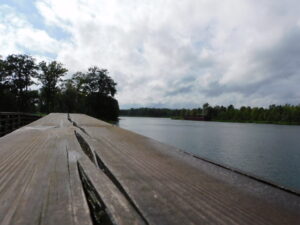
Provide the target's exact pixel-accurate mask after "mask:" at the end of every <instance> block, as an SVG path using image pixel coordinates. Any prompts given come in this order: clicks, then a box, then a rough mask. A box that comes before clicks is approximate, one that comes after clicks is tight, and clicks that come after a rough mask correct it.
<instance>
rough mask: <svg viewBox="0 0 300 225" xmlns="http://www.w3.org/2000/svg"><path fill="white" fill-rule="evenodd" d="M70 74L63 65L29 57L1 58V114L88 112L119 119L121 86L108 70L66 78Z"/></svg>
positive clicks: (90, 69) (81, 73)
mask: <svg viewBox="0 0 300 225" xmlns="http://www.w3.org/2000/svg"><path fill="white" fill-rule="evenodd" d="M67 72H68V70H67V69H66V68H65V67H64V65H63V64H62V63H60V62H57V61H51V62H45V61H42V62H39V63H37V62H36V59H34V58H33V57H32V56H29V55H24V54H19V55H14V54H13V55H8V56H7V57H6V58H0V112H1V111H6V112H31V113H38V112H39V113H50V112H68V113H85V114H88V115H91V116H94V117H97V118H101V119H104V120H117V118H118V115H119V104H118V101H117V100H116V99H115V98H114V96H115V94H116V92H117V90H116V85H117V83H116V82H115V81H114V80H113V79H112V78H111V77H110V76H109V75H108V71H107V70H106V69H100V68H99V67H97V66H94V67H90V68H88V70H87V71H83V72H82V71H81V72H76V73H75V74H73V75H72V76H71V78H70V79H63V77H64V76H65V75H66V74H67ZM34 87H35V88H34Z"/></svg>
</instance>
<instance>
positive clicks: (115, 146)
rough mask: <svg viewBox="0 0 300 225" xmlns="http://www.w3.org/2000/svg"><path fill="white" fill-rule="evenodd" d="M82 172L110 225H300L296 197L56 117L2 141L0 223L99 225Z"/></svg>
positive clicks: (77, 117) (127, 135) (115, 131)
mask: <svg viewBox="0 0 300 225" xmlns="http://www.w3.org/2000/svg"><path fill="white" fill-rule="evenodd" d="M75 131H76V133H77V134H78V135H80V137H81V138H82V139H80V138H78V136H76V135H75ZM80 142H81V143H80ZM82 142H84V144H83V143H82ZM84 148H89V149H88V150H86V149H84ZM90 153H91V154H93V157H94V159H95V160H90V158H88V157H87V155H86V154H90ZM82 174H84V176H85V179H86V180H88V181H89V185H91V186H92V188H93V190H92V194H93V195H95V196H98V197H97V198H98V200H99V202H100V203H99V204H102V205H104V206H105V207H103V206H102V209H104V211H105V213H107V215H108V217H109V220H110V222H109V223H107V224H280V225H282V224H300V197H299V196H298V195H295V194H291V193H288V192H285V191H283V190H280V189H278V188H275V187H272V186H269V185H266V184H264V183H261V182H259V181H256V180H254V179H251V178H249V177H246V176H243V175H241V174H237V173H234V172H232V171H230V170H227V169H224V168H221V167H219V166H216V165H213V164H210V163H208V162H205V161H203V160H201V159H196V158H195V157H192V156H191V155H188V154H185V153H184V152H182V151H180V150H178V149H176V148H174V147H170V146H168V145H165V144H162V143H159V142H157V141H154V140H152V139H150V138H146V137H143V136H141V135H138V134H135V133H133V132H129V131H126V130H123V129H120V128H118V127H116V126H113V125H110V124H108V123H105V122H103V121H99V120H97V119H95V118H92V117H88V116H86V115H82V114H70V115H69V116H68V115H67V114H58V113H53V114H50V115H48V116H46V117H43V118H42V119H40V120H38V121H35V122H33V123H31V124H29V125H27V126H25V127H22V128H20V129H18V130H15V131H14V132H12V133H10V134H8V135H6V136H3V137H2V138H0V224H1V225H2V224H3V225H18V224H20V225H21V224H22V225H23V224H25V225H26V224H33V225H35V224H55V225H58V224H64V225H69V224H74V225H76V224H78V225H79V224H83V225H89V224H96V223H95V220H93V215H94V214H97V213H99V212H95V209H93V208H92V207H91V206H90V203H89V202H88V199H89V196H88V195H87V190H86V189H87V187H86V185H84V182H85V181H84V179H82Z"/></svg>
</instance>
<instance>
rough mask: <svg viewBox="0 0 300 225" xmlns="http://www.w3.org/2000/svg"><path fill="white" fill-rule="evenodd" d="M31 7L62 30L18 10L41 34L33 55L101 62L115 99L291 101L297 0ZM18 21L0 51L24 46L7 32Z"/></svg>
mask: <svg viewBox="0 0 300 225" xmlns="http://www.w3.org/2000/svg"><path fill="white" fill-rule="evenodd" d="M36 7H37V9H38V11H39V13H40V14H41V16H42V17H43V18H44V23H45V26H46V27H47V28H49V27H53V28H57V29H58V30H64V32H66V33H68V34H69V35H68V38H67V39H61V38H60V39H59V38H58V37H55V35H52V36H51V35H49V34H47V33H46V32H45V31H43V30H37V29H34V28H33V27H31V26H30V24H29V23H28V22H27V21H25V20H26V19H24V18H22V21H23V22H24V21H25V22H24V24H26V28H27V33H28V34H30V35H31V36H30V37H32V36H33V34H40V35H42V34H43V35H46V36H44V37H45V38H40V40H39V41H37V42H36V43H35V45H33V44H32V46H30V45H26V47H27V48H29V49H30V48H32V51H37V52H40V53H39V54H40V55H39V57H43V56H45V54H43V52H45V51H47V49H50V50H51V53H53V54H55V55H57V57H56V59H57V60H60V61H62V62H63V63H65V64H66V66H67V67H68V68H70V71H71V73H72V72H75V71H77V70H85V69H86V68H87V67H88V66H91V65H98V66H101V67H104V68H107V69H108V70H109V71H110V75H111V76H112V77H113V78H114V79H115V80H116V81H117V83H118V95H117V98H118V100H119V102H120V105H121V107H131V106H135V107H136V106H159V107H198V106H199V105H202V104H203V103H204V102H210V103H211V104H225V105H226V104H235V105H259V106H266V105H268V104H271V103H272V104H273V103H292V104H298V103H299V97H300V96H299V92H298V87H297V84H298V83H299V80H300V78H299V77H300V75H299V72H298V71H299V69H300V68H299V67H300V63H299V61H300V42H299V40H300V30H299V29H300V16H299V10H300V3H299V2H298V1H296V0H287V1H279V0H274V1H268V0H262V1H259V2H257V1H252V0H245V1H235V0H225V1H221V2H220V1H217V0H199V1H193V0H183V1H171V0H167V1H164V4H162V3H161V1H159V0H153V1H151V2H149V1H146V0H144V1H143V0H142V1H140V0H139V1H121V0H116V1H105V0H99V1H93V0H86V1H80V0H73V1H61V0H38V1H36ZM66 8H67V9H68V10H65V9H66ZM14 16H15V17H16V18H18V16H17V15H14ZM3 26H6V27H7V25H5V24H4V23H2V22H1V20H0V32H1V29H2V30H3V29H4V28H3ZM24 26H25V25H24ZM21 28H22V27H17V26H14V27H13V28H12V30H13V31H12V32H11V33H10V38H11V39H12V40H13V42H12V43H16V44H11V45H10V46H9V47H6V49H4V47H0V51H4V50H5V52H9V50H11V51H15V50H16V49H18V48H17V44H18V45H23V46H25V42H28V41H26V40H25V39H18V38H16V37H14V34H15V33H17V32H20V29H21ZM45 30H46V29H45ZM48 30H49V29H48ZM41 32H42V33H41ZM2 39H3V38H2ZM58 40H59V41H58ZM0 42H1V37H0ZM1 43H4V41H2V42H1ZM49 45H50V46H51V45H52V46H55V48H51V47H49ZM45 46H46V47H45ZM20 51H21V50H20ZM69 76H70V75H69Z"/></svg>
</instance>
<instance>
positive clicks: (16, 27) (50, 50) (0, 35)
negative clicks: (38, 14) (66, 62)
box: [0, 5, 61, 59]
mask: <svg viewBox="0 0 300 225" xmlns="http://www.w3.org/2000/svg"><path fill="white" fill-rule="evenodd" d="M0 12H1V17H0V54H1V55H3V56H6V55H8V54H15V53H23V52H24V51H26V52H32V53H33V54H34V55H35V56H36V57H37V58H40V59H45V58H46V56H45V55H46V54H56V53H57V52H58V51H59V49H60V48H61V44H60V43H59V42H58V41H57V40H55V39H54V38H52V37H50V36H49V35H48V34H47V33H46V32H45V31H44V30H41V29H36V28H34V27H33V26H32V25H31V24H30V23H29V22H28V21H27V20H26V17H25V16H24V15H22V14H19V13H18V12H17V11H15V10H14V9H13V8H11V7H9V6H7V5H3V6H0Z"/></svg>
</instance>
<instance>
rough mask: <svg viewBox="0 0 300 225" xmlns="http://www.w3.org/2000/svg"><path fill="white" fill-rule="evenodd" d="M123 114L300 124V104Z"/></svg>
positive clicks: (129, 111)
mask: <svg viewBox="0 0 300 225" xmlns="http://www.w3.org/2000/svg"><path fill="white" fill-rule="evenodd" d="M120 115H122V116H147V117H171V118H175V119H183V118H185V117H187V116H204V117H205V118H206V119H207V120H212V121H229V122H250V123H251V122H257V123H276V124H300V105H289V104H286V105H270V106H269V107H268V108H263V107H250V106H242V107H240V108H235V107H234V106H233V105H229V106H227V107H225V106H219V105H216V106H211V105H209V104H208V103H205V104H204V105H203V106H202V107H199V108H193V109H185V108H183V109H167V108H161V109H159V108H137V109H133V108H132V109H126V110H121V111H120Z"/></svg>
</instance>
